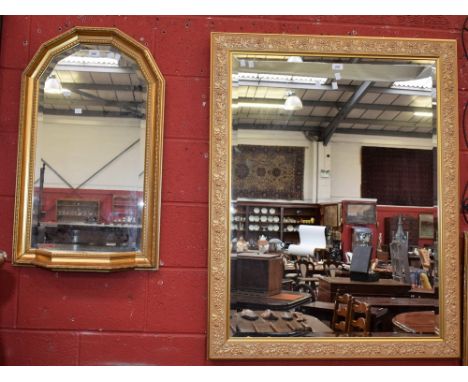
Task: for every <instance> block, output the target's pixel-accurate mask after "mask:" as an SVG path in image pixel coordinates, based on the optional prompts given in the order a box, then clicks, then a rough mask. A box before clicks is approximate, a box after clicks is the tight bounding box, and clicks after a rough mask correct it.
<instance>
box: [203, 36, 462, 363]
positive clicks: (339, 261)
mask: <svg viewBox="0 0 468 382" xmlns="http://www.w3.org/2000/svg"><path fill="white" fill-rule="evenodd" d="M456 76H457V70H456V44H455V42H454V41H450V40H419V39H393V38H388V39H387V38H372V37H360V38H355V37H337V36H294V35H268V34H229V33H215V34H213V35H212V77H211V78H212V83H211V90H212V93H211V99H212V108H211V158H210V159H211V184H210V186H211V194H210V195H211V200H210V216H211V219H210V266H209V268H210V303H209V306H210V313H209V330H210V336H209V355H210V357H212V358H263V359H265V358H288V359H294V358H335V357H339V358H362V357H363V356H364V357H371V358H397V357H412V358H417V357H447V358H449V357H457V356H458V353H459V349H458V348H459V344H460V337H459V327H460V306H459V293H460V286H459V252H458V241H459V237H458V229H457V227H458V221H457V217H458V191H457V187H458V178H457V176H458V167H457V166H458V162H457V156H458V150H457V145H458V138H457V134H458V128H457V86H456V84H457V81H456Z"/></svg>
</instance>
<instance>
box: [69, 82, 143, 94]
mask: <svg viewBox="0 0 468 382" xmlns="http://www.w3.org/2000/svg"><path fill="white" fill-rule="evenodd" d="M61 84H62V88H64V89H69V90H73V89H81V90H106V91H114V92H118V91H128V92H146V87H145V86H143V85H113V84H79V83H75V82H62V83H61Z"/></svg>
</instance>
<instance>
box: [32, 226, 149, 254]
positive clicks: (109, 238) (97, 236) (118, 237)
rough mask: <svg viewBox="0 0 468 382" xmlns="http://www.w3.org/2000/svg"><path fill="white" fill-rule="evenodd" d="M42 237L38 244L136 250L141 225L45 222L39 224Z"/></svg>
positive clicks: (138, 244)
mask: <svg viewBox="0 0 468 382" xmlns="http://www.w3.org/2000/svg"><path fill="white" fill-rule="evenodd" d="M41 227H42V228H43V230H44V239H43V240H40V241H39V243H40V244H39V246H41V245H42V244H45V245H46V246H48V247H53V246H54V245H59V246H67V245H73V246H79V247H80V249H81V250H83V251H86V250H87V247H105V248H108V250H110V251H113V250H114V249H115V248H121V249H122V248H127V250H128V251H133V250H137V249H138V248H139V246H140V238H141V225H138V224H118V225H117V224H96V223H77V222H76V223H45V224H41Z"/></svg>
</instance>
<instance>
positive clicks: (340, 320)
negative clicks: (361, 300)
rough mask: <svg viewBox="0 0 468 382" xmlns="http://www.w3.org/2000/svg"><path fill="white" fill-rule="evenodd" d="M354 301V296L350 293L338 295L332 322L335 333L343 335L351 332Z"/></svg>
mask: <svg viewBox="0 0 468 382" xmlns="http://www.w3.org/2000/svg"><path fill="white" fill-rule="evenodd" d="M352 299H353V298H352V296H351V295H350V294H348V293H346V294H337V295H336V298H335V307H334V309H333V318H332V322H331V328H332V329H333V331H335V332H342V333H347V332H348V331H349V322H350V321H349V318H350V313H351V303H352Z"/></svg>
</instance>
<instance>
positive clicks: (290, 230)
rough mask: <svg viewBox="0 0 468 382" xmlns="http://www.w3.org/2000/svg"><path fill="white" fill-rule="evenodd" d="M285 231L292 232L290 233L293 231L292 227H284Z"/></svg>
mask: <svg viewBox="0 0 468 382" xmlns="http://www.w3.org/2000/svg"><path fill="white" fill-rule="evenodd" d="M286 230H287V231H288V232H292V231H294V227H293V226H292V225H288V226H287V227H286Z"/></svg>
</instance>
